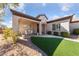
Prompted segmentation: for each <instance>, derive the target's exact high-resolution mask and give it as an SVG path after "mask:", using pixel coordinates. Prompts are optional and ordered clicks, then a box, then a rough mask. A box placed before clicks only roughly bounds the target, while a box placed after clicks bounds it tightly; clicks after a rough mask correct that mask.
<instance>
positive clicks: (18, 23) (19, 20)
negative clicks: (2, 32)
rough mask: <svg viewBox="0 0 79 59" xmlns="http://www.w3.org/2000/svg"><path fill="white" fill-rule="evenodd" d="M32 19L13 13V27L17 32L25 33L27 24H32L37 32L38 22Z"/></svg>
mask: <svg viewBox="0 0 79 59" xmlns="http://www.w3.org/2000/svg"><path fill="white" fill-rule="evenodd" d="M30 20H31V19H28V18H23V17H19V16H16V15H13V17H12V28H13V30H14V31H15V32H20V33H24V31H25V28H24V26H25V25H28V26H30V27H31V28H32V29H33V31H34V32H37V23H38V22H34V21H30Z"/></svg>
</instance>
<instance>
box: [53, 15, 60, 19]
mask: <svg viewBox="0 0 79 59" xmlns="http://www.w3.org/2000/svg"><path fill="white" fill-rule="evenodd" d="M59 17H60V16H57V15H54V16H52V19H57V18H59Z"/></svg>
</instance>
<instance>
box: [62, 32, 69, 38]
mask: <svg viewBox="0 0 79 59" xmlns="http://www.w3.org/2000/svg"><path fill="white" fill-rule="evenodd" d="M61 36H63V37H69V36H70V34H69V33H68V32H61Z"/></svg>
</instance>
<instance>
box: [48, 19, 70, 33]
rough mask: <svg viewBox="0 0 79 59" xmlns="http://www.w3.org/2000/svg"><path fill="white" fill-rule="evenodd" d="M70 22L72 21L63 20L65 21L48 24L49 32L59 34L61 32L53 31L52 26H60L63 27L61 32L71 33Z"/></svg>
mask: <svg viewBox="0 0 79 59" xmlns="http://www.w3.org/2000/svg"><path fill="white" fill-rule="evenodd" d="M69 21H70V20H63V21H56V22H52V23H48V24H47V31H52V32H54V31H57V32H59V30H54V31H53V30H52V24H60V26H61V28H60V32H69V33H70V29H69Z"/></svg>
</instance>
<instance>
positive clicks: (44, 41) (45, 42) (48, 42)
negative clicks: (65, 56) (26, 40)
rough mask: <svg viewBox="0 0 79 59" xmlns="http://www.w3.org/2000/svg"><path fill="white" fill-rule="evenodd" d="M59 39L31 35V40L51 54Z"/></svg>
mask: <svg viewBox="0 0 79 59" xmlns="http://www.w3.org/2000/svg"><path fill="white" fill-rule="evenodd" d="M61 41H62V39H60V38H45V37H32V42H33V43H34V44H35V45H37V46H38V47H39V48H41V49H42V50H43V51H44V52H45V53H46V54H47V55H52V54H53V53H54V51H55V49H56V48H57V46H58V45H59V44H60V42H61Z"/></svg>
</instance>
